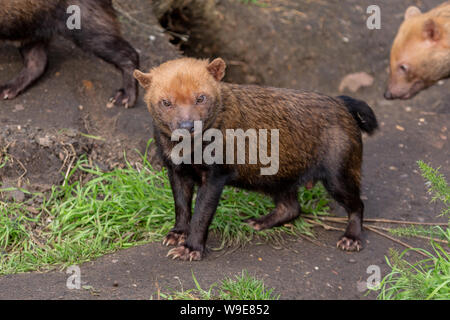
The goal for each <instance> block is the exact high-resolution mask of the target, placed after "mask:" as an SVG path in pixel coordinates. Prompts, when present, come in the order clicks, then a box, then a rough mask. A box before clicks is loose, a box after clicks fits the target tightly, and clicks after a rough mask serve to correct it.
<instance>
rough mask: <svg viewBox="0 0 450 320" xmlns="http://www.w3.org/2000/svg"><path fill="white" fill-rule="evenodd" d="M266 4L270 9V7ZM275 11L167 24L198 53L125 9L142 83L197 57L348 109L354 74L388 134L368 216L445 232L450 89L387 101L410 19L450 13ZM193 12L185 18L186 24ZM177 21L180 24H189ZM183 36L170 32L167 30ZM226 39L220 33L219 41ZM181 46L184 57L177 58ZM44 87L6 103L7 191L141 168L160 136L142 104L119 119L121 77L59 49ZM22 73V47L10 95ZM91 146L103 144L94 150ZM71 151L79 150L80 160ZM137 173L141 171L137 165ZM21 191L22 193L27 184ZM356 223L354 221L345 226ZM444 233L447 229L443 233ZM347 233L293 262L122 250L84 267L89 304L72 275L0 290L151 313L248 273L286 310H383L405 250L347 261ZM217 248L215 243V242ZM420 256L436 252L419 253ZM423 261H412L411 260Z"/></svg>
mask: <svg viewBox="0 0 450 320" xmlns="http://www.w3.org/2000/svg"><path fill="white" fill-rule="evenodd" d="M262 2H264V1H262ZM266 2H267V3H268V6H267V7H261V6H257V5H245V4H242V2H240V1H237V0H236V1H232V0H222V1H216V2H215V3H216V5H215V7H214V11H213V12H211V13H210V14H211V16H212V17H216V18H215V19H213V20H215V22H214V23H212V25H211V28H209V29H208V28H204V26H203V25H202V23H204V21H211V20H208V19H210V18H211V16H210V17H209V18H208V17H207V18H205V20H204V21H202V23H196V22H195V20H192V17H190V16H189V15H190V13H189V11H187V12H186V11H184V14H185V15H186V17H185V18H183V19H186V21H187V22H185V24H184V29H183V28H180V27H178V29H177V26H176V24H177V23H178V24H179V23H180V18H179V13H176V12H175V13H173V12H172V13H167V14H166V15H165V16H164V15H158V17H159V18H160V19H161V22H162V23H163V25H164V26H165V27H169V28H170V27H171V28H172V29H173V30H172V32H171V34H172V35H173V34H174V32H176V33H179V32H189V35H190V40H189V41H188V42H183V41H181V42H180V41H179V40H177V38H176V37H175V38H174V39H172V43H171V42H170V41H169V35H170V34H168V33H161V31H162V30H163V29H162V28H161V27H159V25H158V19H157V18H156V17H155V16H154V14H153V12H152V7H151V5H150V1H149V0H134V1H131V0H122V1H119V4H120V10H123V11H125V12H128V14H129V16H131V17H133V19H132V20H130V18H129V16H128V17H127V16H123V15H122V16H121V21H122V25H123V30H124V35H125V36H126V38H127V39H128V40H130V42H131V43H132V44H133V45H134V46H135V47H136V48H137V49H138V50H139V52H140V54H141V59H142V64H141V66H142V67H141V69H142V70H146V69H149V68H150V67H151V66H154V65H158V64H159V63H161V62H163V61H165V60H169V59H172V58H175V57H179V56H181V55H182V52H181V50H184V51H185V52H186V54H189V55H195V56H200V57H212V56H218V55H220V56H222V57H223V58H224V59H225V60H226V61H227V62H228V64H229V69H228V71H229V73H228V76H227V81H233V82H238V83H258V84H263V85H271V86H279V87H290V88H299V89H310V90H315V91H320V92H324V93H327V94H330V95H338V94H341V93H342V92H340V91H339V85H340V83H341V80H342V79H343V78H344V77H345V76H346V75H348V74H351V73H355V72H366V73H367V74H369V75H370V76H372V77H373V78H374V82H373V84H372V85H370V86H368V87H365V88H361V89H360V90H358V91H357V92H355V93H351V92H349V91H344V92H343V93H345V94H349V95H352V96H354V97H356V98H359V99H364V100H366V101H367V102H368V103H369V105H371V106H372V107H373V109H374V111H375V113H376V114H377V117H378V120H379V122H380V126H381V128H380V129H381V130H379V132H378V133H377V134H376V135H374V136H373V137H370V138H368V137H365V138H364V142H365V150H364V167H363V174H364V177H363V199H364V202H365V216H366V217H369V218H389V219H396V220H410V221H429V222H431V221H433V222H434V221H440V220H441V221H443V220H442V218H441V219H440V218H437V215H438V213H439V207H436V206H435V205H432V204H431V205H430V204H429V200H430V199H429V197H428V196H427V195H426V192H425V186H424V181H423V179H422V177H421V176H420V175H419V172H418V168H417V165H416V161H417V160H424V161H426V162H428V163H430V164H431V165H432V166H434V167H441V172H442V173H443V174H444V175H446V176H447V177H449V176H450V165H449V161H450V160H449V159H450V156H449V155H450V152H449V150H450V148H449V139H448V138H449V134H448V131H449V130H450V102H449V101H450V99H449V98H450V90H449V85H450V84H449V82H448V81H443V82H442V83H441V84H440V85H436V86H435V87H433V88H431V89H429V90H427V91H425V92H422V93H421V94H419V95H418V96H417V97H416V98H414V99H413V100H410V101H386V100H384V98H383V92H384V88H385V83H386V79H387V68H388V57H389V49H390V45H391V43H392V40H393V38H394V36H395V33H396V31H397V28H398V26H399V24H400V23H401V20H402V17H403V13H404V11H405V9H406V8H407V7H408V6H409V5H418V6H420V7H421V8H423V9H425V10H427V9H429V8H432V7H434V6H436V5H437V4H439V3H441V2H442V1H441V0H428V1H426V2H425V1H408V0H398V1H389V0H378V1H375V2H374V1H366V0H364V1H353V0H347V1H337V0H335V1H321V0H319V1H309V0H301V1H294V0H273V1H266ZM371 4H378V5H379V6H380V8H381V14H382V20H381V21H382V27H381V29H380V30H368V29H367V27H366V19H367V17H368V15H367V14H366V8H367V7H368V6H369V5H371ZM181 12H183V10H182V11H181ZM177 16H178V18H177ZM169 18H170V19H172V24H171V25H170V26H168V19H169ZM217 26H221V27H220V28H219V27H217ZM175 44H176V45H175ZM49 59H50V60H49V61H50V64H49V68H48V71H47V73H46V75H45V76H44V77H43V78H42V79H41V80H40V81H39V82H37V83H36V84H35V85H34V86H33V87H32V88H31V89H30V90H28V91H27V92H26V93H24V94H23V95H21V96H20V97H18V98H17V99H15V100H13V101H1V102H0V149H1V148H4V147H5V146H8V153H10V154H12V155H13V156H14V158H16V159H17V160H19V161H16V164H15V165H14V166H11V167H8V168H6V169H3V171H1V172H0V179H1V180H2V182H3V183H4V184H5V183H7V184H8V185H16V184H17V183H20V184H21V185H22V186H24V187H27V188H29V189H30V190H45V189H46V188H49V186H51V185H52V184H57V183H59V182H60V181H61V179H62V178H61V172H64V169H65V168H66V167H67V165H68V162H69V160H70V157H71V156H73V157H74V156H77V155H80V154H83V153H85V154H86V153H87V154H89V155H90V156H91V157H92V159H94V161H96V162H97V163H98V164H99V165H101V166H103V167H105V168H111V167H114V166H118V165H121V163H122V160H123V150H127V151H129V152H130V157H131V160H132V161H133V157H137V154H136V153H134V152H133V150H134V149H138V150H141V151H142V150H143V149H144V148H145V145H146V142H147V140H148V139H149V138H150V137H151V134H152V132H151V131H152V122H151V118H150V116H149V114H148V112H147V110H146V107H145V105H144V103H143V101H142V100H140V101H139V103H138V104H137V106H136V107H135V108H133V109H128V110H126V109H121V108H118V107H116V108H113V109H107V108H106V107H105V106H106V102H107V99H108V97H109V96H110V94H111V93H112V92H114V90H115V89H116V87H117V86H118V83H119V81H120V75H119V73H118V72H117V71H116V70H114V68H113V67H111V66H109V65H107V64H106V63H103V62H102V61H100V60H98V59H96V58H95V57H91V56H89V55H86V54H85V53H83V52H81V51H80V50H79V49H77V48H75V47H74V45H72V44H71V43H69V42H66V41H64V40H62V39H55V41H54V42H53V43H52V46H51V50H50V58H49ZM20 68H21V59H20V55H19V54H18V51H17V50H16V48H14V47H13V46H12V45H11V44H6V43H5V44H0V83H2V82H5V81H6V80H7V79H10V78H11V77H13V76H14V74H16V73H17V72H18V70H19V69H20ZM80 133H84V134H89V135H92V136H98V137H102V138H103V139H102V140H99V139H90V138H88V137H86V136H85V135H82V134H80ZM70 146H73V148H72V147H70ZM134 159H136V158H134ZM19 178H20V179H19ZM334 213H336V214H339V215H344V212H343V210H341V209H336V210H335V212H334ZM444 220H445V219H444ZM339 236H340V233H339V232H335V231H323V230H320V229H317V241H318V242H320V243H321V244H322V245H321V246H319V245H317V244H314V243H311V242H309V241H307V240H305V239H303V238H295V239H292V238H291V239H288V241H286V245H285V246H284V247H283V248H274V247H273V246H272V245H270V244H256V243H253V244H249V245H247V246H246V247H244V248H240V249H237V250H235V251H232V250H225V251H220V252H211V253H210V254H209V255H208V256H207V257H206V259H204V260H203V261H201V262H192V263H189V262H180V261H172V260H170V259H168V258H166V254H167V250H168V249H167V248H166V247H164V246H162V244H160V243H153V244H148V245H144V246H139V247H135V248H132V249H127V250H122V251H120V252H117V253H115V254H111V255H107V256H104V257H102V258H99V259H97V260H95V261H92V262H89V263H86V264H83V265H81V266H80V267H81V276H82V283H83V285H88V286H90V287H91V288H93V289H91V290H84V289H83V290H68V289H67V288H66V280H67V277H68V275H66V274H65V273H64V272H63V271H61V272H58V271H55V272H49V273H44V274H38V273H27V274H18V275H9V276H3V277H0V299H148V298H150V296H152V295H153V296H155V293H156V292H157V291H158V289H161V290H162V291H163V292H164V291H168V289H169V288H173V289H181V286H180V282H181V284H182V286H183V288H185V289H186V288H192V287H194V284H193V281H192V272H193V273H194V274H195V276H196V278H197V279H198V281H199V283H200V284H201V286H202V287H205V288H206V287H209V286H210V285H211V284H212V283H213V282H216V281H218V280H221V279H223V277H225V276H234V275H237V274H239V273H240V272H241V271H242V270H243V269H247V270H248V271H249V272H250V274H253V275H256V276H257V277H259V278H262V279H264V281H265V284H266V285H267V286H269V287H273V288H275V291H276V292H277V293H278V294H281V298H283V299H371V298H374V297H375V295H374V294H373V293H372V294H369V295H368V296H365V295H364V293H363V292H361V291H360V290H358V289H359V288H360V287H361V284H360V281H365V280H366V279H367V278H368V277H369V276H370V274H367V272H366V270H367V268H368V267H369V266H370V265H376V266H379V267H380V268H381V275H382V276H383V275H385V274H386V272H387V271H388V266H387V264H386V262H385V255H387V253H388V249H389V248H391V247H393V248H397V249H400V250H401V249H403V248H402V247H400V246H399V245H397V244H395V243H393V242H392V241H390V240H387V239H385V238H383V237H380V236H379V235H377V234H374V233H371V232H369V231H365V233H364V240H365V249H364V250H363V251H362V252H360V253H344V252H340V251H339V250H337V249H336V248H335V242H336V240H337V239H338V237H339ZM209 241H210V242H209V244H210V246H211V247H213V246H214V242H215V241H217V239H214V238H212V239H210V240H209ZM408 242H410V243H411V244H412V245H419V244H423V243H425V242H421V241H416V240H408ZM411 258H414V256H412V257H411Z"/></svg>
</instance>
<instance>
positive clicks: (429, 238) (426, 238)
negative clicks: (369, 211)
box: [364, 224, 448, 244]
mask: <svg viewBox="0 0 450 320" xmlns="http://www.w3.org/2000/svg"><path fill="white" fill-rule="evenodd" d="M366 226H367V225H366V224H365V225H364V227H366ZM370 227H371V228H375V229H379V230H384V231H388V232H390V231H391V230H392V229H390V228H384V227H380V226H374V225H370ZM413 237H416V238H419V239H425V240H432V241H436V242H442V243H445V244H448V241H447V240H442V239H436V238H433V237H427V236H422V235H419V234H416V235H414V236H413Z"/></svg>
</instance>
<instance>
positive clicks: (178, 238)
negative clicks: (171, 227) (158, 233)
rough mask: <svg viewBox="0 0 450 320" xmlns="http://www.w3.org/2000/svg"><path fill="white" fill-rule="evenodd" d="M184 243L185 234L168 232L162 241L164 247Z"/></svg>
mask: <svg viewBox="0 0 450 320" xmlns="http://www.w3.org/2000/svg"><path fill="white" fill-rule="evenodd" d="M185 242H186V234H185V233H182V232H175V231H170V232H169V233H168V234H167V236H166V237H165V238H164V240H163V245H165V246H181V245H183V244H184V243H185Z"/></svg>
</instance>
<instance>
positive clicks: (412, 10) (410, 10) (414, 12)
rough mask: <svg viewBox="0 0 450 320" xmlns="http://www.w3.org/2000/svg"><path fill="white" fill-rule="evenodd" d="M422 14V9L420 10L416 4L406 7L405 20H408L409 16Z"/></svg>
mask: <svg viewBox="0 0 450 320" xmlns="http://www.w3.org/2000/svg"><path fill="white" fill-rule="evenodd" d="M420 14H422V11H420V9H419V8H417V7H415V6H411V7H409V8H408V9H406V12H405V20H408V19H409V18H412V17H415V16H418V15H420Z"/></svg>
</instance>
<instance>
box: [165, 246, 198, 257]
mask: <svg viewBox="0 0 450 320" xmlns="http://www.w3.org/2000/svg"><path fill="white" fill-rule="evenodd" d="M167 256H168V257H172V259H180V260H183V261H200V260H201V259H202V257H203V254H202V253H201V252H200V251H197V250H191V249H189V248H188V247H185V246H179V247H176V248H173V249H172V250H170V251H169V252H168V253H167Z"/></svg>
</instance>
